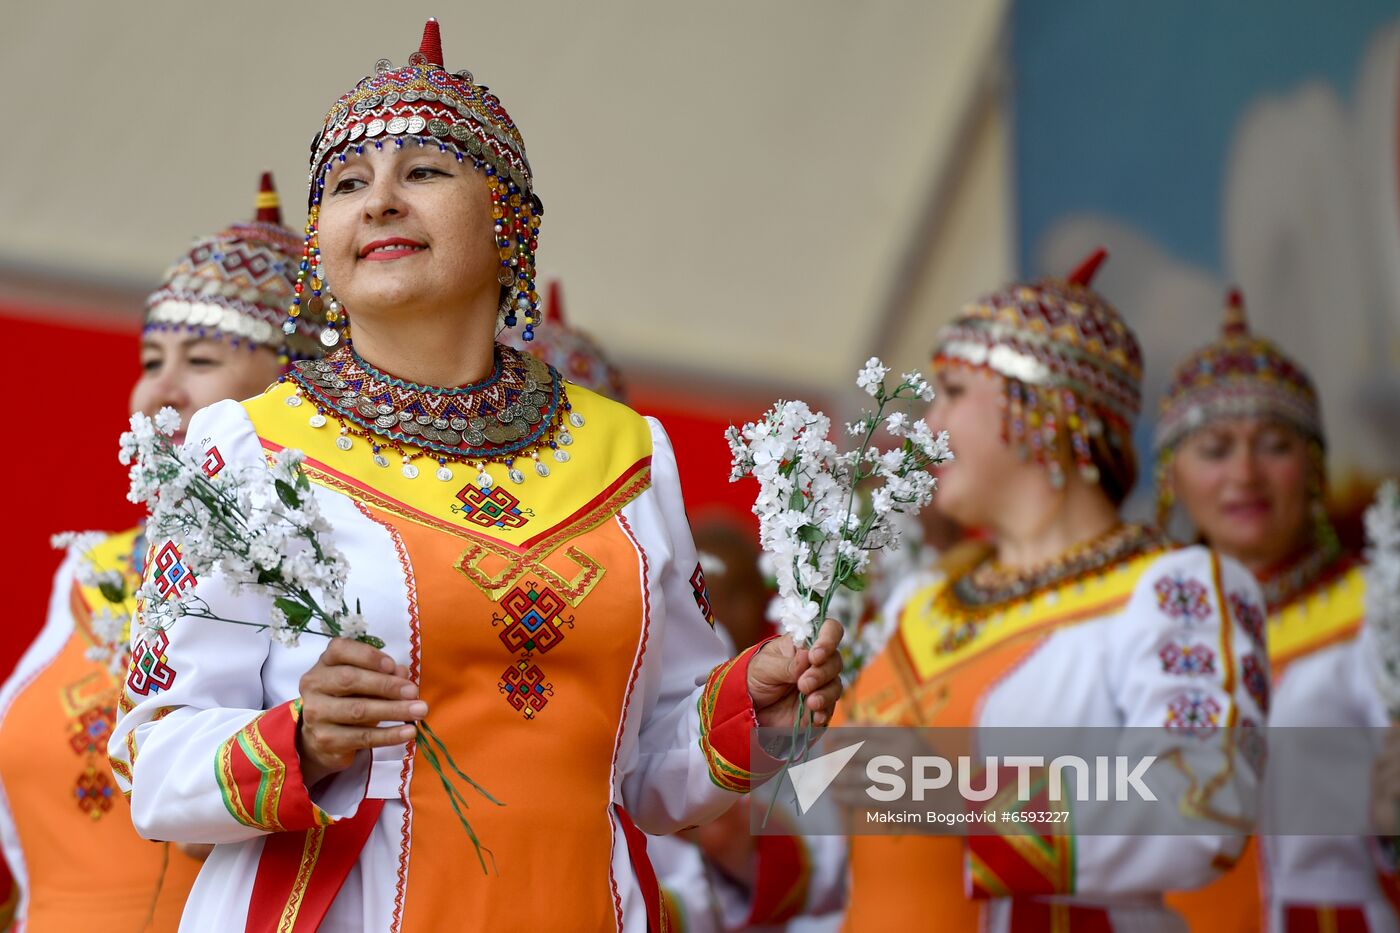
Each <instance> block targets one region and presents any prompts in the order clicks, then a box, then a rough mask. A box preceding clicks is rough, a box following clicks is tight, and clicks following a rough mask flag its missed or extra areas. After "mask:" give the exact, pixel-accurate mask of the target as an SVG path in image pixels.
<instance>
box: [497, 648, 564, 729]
mask: <svg viewBox="0 0 1400 933" xmlns="http://www.w3.org/2000/svg"><path fill="white" fill-rule="evenodd" d="M497 687H498V688H499V689H500V691H501V692H502V693H504V694H505V695H506V701H507V702H509V703H510V705H511V706H512V707H513V708H515V709H516V710H518V711H520V712H521V713H523V714H524V715H525V718H526V719H534V718H535V714H536V713H538V712H539V711H540V710H542V709H544V707H545V704H546V703H548V702H549V698H550V697H551V696H553V695H554V685H553V684H551V683H547V682H545V679H544V671H542V670H540V669H539V668H538V667H536V666H535V665H533V664H531V663H530V662H529V661H528V660H525V661H517V662H516V663H515V664H514V665H512V666H511V667H508V668H506V670H505V673H504V674H502V675H501V682H500V683H499V684H497Z"/></svg>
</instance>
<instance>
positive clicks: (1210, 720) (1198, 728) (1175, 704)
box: [1166, 690, 1220, 737]
mask: <svg viewBox="0 0 1400 933" xmlns="http://www.w3.org/2000/svg"><path fill="white" fill-rule="evenodd" d="M1166 726H1167V728H1168V729H1181V730H1182V731H1183V732H1189V733H1191V734H1193V735H1196V736H1200V737H1204V736H1208V735H1210V734H1211V733H1213V732H1215V730H1216V729H1218V728H1220V704H1219V703H1217V702H1216V701H1215V699H1214V698H1213V697H1211V696H1209V695H1207V694H1206V693H1205V692H1204V691H1201V690H1188V691H1187V692H1185V693H1179V694H1177V695H1176V697H1175V698H1174V699H1173V700H1172V701H1171V703H1169V704H1168V705H1167V722H1166Z"/></svg>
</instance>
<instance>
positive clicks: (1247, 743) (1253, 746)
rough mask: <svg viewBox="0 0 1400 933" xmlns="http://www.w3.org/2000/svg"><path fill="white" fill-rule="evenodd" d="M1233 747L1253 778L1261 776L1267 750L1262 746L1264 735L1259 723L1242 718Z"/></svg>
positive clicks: (1266, 757)
mask: <svg viewBox="0 0 1400 933" xmlns="http://www.w3.org/2000/svg"><path fill="white" fill-rule="evenodd" d="M1235 745H1236V747H1237V748H1239V750H1240V754H1241V755H1243V756H1244V760H1245V761H1246V762H1248V763H1249V767H1250V768H1251V769H1252V770H1253V771H1254V774H1255V776H1256V777H1258V776H1262V775H1263V773H1264V763H1265V761H1266V760H1267V759H1268V748H1267V747H1266V746H1265V744H1264V734H1263V732H1262V731H1261V730H1260V728H1259V723H1257V722H1255V721H1254V720H1253V719H1250V718H1249V717H1248V716H1246V717H1244V718H1242V719H1241V720H1240V727H1239V728H1238V729H1236V730H1235Z"/></svg>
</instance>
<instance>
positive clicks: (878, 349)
mask: <svg viewBox="0 0 1400 933" xmlns="http://www.w3.org/2000/svg"><path fill="white" fill-rule="evenodd" d="M501 9H502V8H500V7H492V8H488V7H483V6H481V5H479V4H464V3H446V2H438V3H432V4H427V3H419V2H409V3H400V4H383V3H379V4H369V3H362V2H358V0H346V2H340V3H335V4H311V3H296V4H291V3H286V2H270V0H252V2H240V3H227V4H204V3H198V4H195V3H176V2H171V0H159V2H146V3H139V4H116V3H105V2H104V3H99V2H62V0H59V2H51V3H45V4H38V3H24V4H18V3H15V4H7V5H6V7H5V10H4V12H3V14H0V23H2V24H3V27H2V28H0V86H3V87H4V88H6V89H7V91H6V93H5V94H4V102H3V104H0V119H2V120H3V123H4V125H5V127H6V128H7V130H8V132H7V134H6V137H7V141H6V145H5V147H4V150H5V156H4V161H3V171H0V213H2V214H3V216H4V218H5V221H6V222H5V223H4V224H3V225H0V299H4V298H5V297H6V296H9V297H12V298H15V297H18V298H20V299H23V300H26V301H29V302H31V303H36V302H37V303H40V304H43V305H48V306H56V307H60V308H72V309H79V310H83V311H85V312H92V311H94V310H96V311H97V312H98V313H104V314H107V315H110V316H112V324H113V325H114V326H130V325H131V323H132V322H134V321H135V319H136V315H137V314H138V313H139V308H140V302H141V299H142V297H143V296H144V294H145V293H146V292H147V291H148V290H149V289H150V288H151V287H152V286H153V284H154V283H155V282H156V281H157V279H158V277H159V276H160V274H161V272H162V271H163V269H164V268H165V266H166V264H167V263H168V262H169V261H170V260H172V259H173V258H174V257H175V256H176V255H178V254H179V253H180V252H181V251H182V250H183V249H184V248H185V246H186V244H187V243H188V241H189V239H190V238H191V237H192V236H194V235H196V234H200V233H205V232H209V231H212V230H214V229H217V228H219V227H221V226H223V225H224V224H226V223H228V222H229V221H231V220H233V219H236V218H240V217H242V215H244V214H245V213H247V212H248V211H249V210H250V203H251V197H252V192H253V188H254V185H255V182H256V179H257V175H258V172H259V171H260V170H262V169H264V168H270V169H272V170H274V171H275V173H276V175H277V179H278V182H279V186H280V188H281V190H282V194H283V201H284V210H285V213H286V217H287V219H288V221H289V223H290V224H291V225H293V226H299V225H300V223H301V221H302V219H303V217H304V203H305V184H306V168H305V159H306V153H307V144H308V142H309V141H310V138H311V135H312V133H313V131H314V130H315V129H316V128H317V127H318V126H319V121H320V119H321V117H322V116H323V114H324V113H325V110H326V108H327V107H328V106H329V105H330V104H331V102H332V101H333V100H334V99H335V97H336V96H337V95H338V94H339V93H341V92H342V91H344V90H345V89H347V88H349V87H350V86H351V85H352V84H353V83H354V82H355V81H357V80H358V79H359V78H361V77H362V76H364V75H365V74H368V73H369V72H370V71H371V70H372V68H373V64H374V62H375V60H376V59H378V58H380V57H386V58H389V59H391V60H393V61H394V62H396V63H399V62H403V61H404V60H405V59H406V58H407V56H408V54H409V53H410V52H412V51H413V50H414V49H415V48H416V47H417V42H418V37H419V33H420V31H421V27H422V23H423V20H424V19H425V18H426V17H427V16H429V15H435V16H437V17H438V18H439V19H440V20H441V22H442V30H443V37H444V49H445V56H446V58H447V65H448V67H449V68H452V69H456V68H462V67H466V68H470V69H471V70H472V71H473V73H474V74H475V75H476V77H477V79H478V80H479V81H482V82H484V83H486V84H488V85H490V86H491V87H492V88H493V90H496V91H497V92H498V93H500V95H501V96H502V98H503V100H504V101H505V103H506V106H507V107H508V108H509V109H510V111H511V113H512V115H513V116H514V117H515V118H516V120H517V122H518V123H519V124H520V125H521V127H522V129H523V130H524V133H525V137H526V141H527V145H528V147H529V151H530V157H531V161H532V163H533V166H534V168H535V172H536V178H537V181H538V190H539V192H540V194H541V196H542V197H543V199H544V201H545V204H546V209H547V213H546V216H545V222H544V226H543V236H542V242H541V247H540V263H541V269H542V272H543V273H544V275H545V276H546V277H549V276H559V277H560V278H562V280H563V281H564V282H565V284H566V288H567V293H568V299H569V300H568V304H569V309H570V312H571V316H572V317H573V318H574V319H575V320H576V321H577V322H578V323H579V324H581V325H582V326H584V327H586V328H587V329H589V330H591V331H593V332H594V333H595V335H596V336H598V337H600V338H601V339H602V340H603V342H604V344H605V345H606V346H607V347H608V348H609V349H610V350H611V351H612V352H613V353H614V355H615V356H616V357H617V358H618V359H619V361H620V362H621V363H622V365H623V366H624V367H625V368H626V369H627V370H628V371H629V372H632V373H635V374H637V375H639V376H643V377H646V376H647V375H648V374H666V375H667V376H668V377H669V378H673V379H674V378H676V377H677V376H678V375H679V376H680V377H685V376H687V375H688V376H692V377H695V378H696V379H698V380H701V381H710V382H715V381H722V382H724V383H735V382H739V383H743V384H745V385H752V386H762V387H782V388H783V389H784V390H785V391H787V392H788V393H796V392H801V391H815V392H823V393H832V394H838V395H839V394H840V393H842V392H843V390H845V389H846V388H847V387H849V386H850V385H851V383H852V381H853V378H854V372H855V369H856V368H857V367H858V366H859V364H860V363H861V362H862V361H863V360H864V359H865V358H866V357H867V356H869V355H870V354H872V353H879V354H882V355H885V356H886V357H887V358H888V359H889V360H890V361H891V362H892V363H894V364H896V365H899V366H917V365H922V364H923V362H924V357H925V354H926V353H927V350H928V348H929V346H930V344H931V339H932V332H933V330H934V328H935V327H936V325H937V324H938V323H939V322H940V321H941V320H943V319H944V318H946V317H947V316H948V315H949V314H950V313H951V312H952V311H953V310H954V309H955V308H956V307H957V306H958V305H959V304H960V303H961V302H962V301H963V300H965V299H967V298H969V297H971V296H972V295H974V294H976V293H978V292H980V291H983V290H985V289H988V288H990V287H993V286H996V285H998V284H1000V283H1001V282H1002V281H1003V280H1004V279H1005V278H1006V277H1007V276H1008V275H1009V273H1010V271H1011V266H1012V257H1011V243H1012V236H1011V230H1010V223H1011V203H1010V193H1009V188H1010V186H1009V177H1010V176H1009V165H1008V159H1007V145H1008V139H1007V136H1008V128H1007V123H1006V120H1005V114H1004V112H1003V100H1002V98H1003V96H1004V91H1005V87H1004V84H1003V80H1002V76H1001V73H1000V72H1001V68H1002V66H1001V64H1000V63H1001V62H1002V61H1004V55H1003V54H1002V44H1003V42H1004V21H1005V16H1006V0H977V2H971V3H962V2H928V0H877V2H868V3H849V2H835V0H748V2H738V0H718V2H707V3H704V4H659V3H654V2H653V3H644V2H629V0H602V2H592V3H588V4H579V3H564V2H558V0H552V2H540V3H529V4H516V5H513V6H511V7H510V8H509V16H508V18H507V17H506V16H504V15H503V14H502V13H501ZM488 11H489V12H488Z"/></svg>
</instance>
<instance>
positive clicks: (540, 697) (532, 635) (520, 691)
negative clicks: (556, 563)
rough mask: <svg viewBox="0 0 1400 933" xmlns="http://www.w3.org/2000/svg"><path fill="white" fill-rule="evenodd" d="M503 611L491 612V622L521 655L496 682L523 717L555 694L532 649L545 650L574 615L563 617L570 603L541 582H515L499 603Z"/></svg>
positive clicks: (530, 715) (571, 622)
mask: <svg viewBox="0 0 1400 933" xmlns="http://www.w3.org/2000/svg"><path fill="white" fill-rule="evenodd" d="M500 606H501V610H502V614H501V615H497V616H492V618H491V624H492V625H502V626H504V628H502V629H501V634H500V638H501V644H503V645H505V646H506V649H507V650H509V651H515V652H520V653H521V654H523V657H522V658H521V659H520V660H519V661H517V662H516V663H515V664H514V665H512V666H511V667H508V668H506V670H505V673H503V674H501V680H500V682H499V683H498V684H497V685H496V686H497V687H498V689H500V691H501V693H503V694H505V697H506V701H507V702H508V703H510V705H511V707H512V708H513V709H515V710H516V711H517V712H519V713H522V714H523V715H524V716H525V718H526V719H534V718H535V714H536V713H538V712H539V711H540V710H542V709H544V708H545V705H546V704H548V703H549V698H550V697H551V696H553V695H554V685H553V684H551V683H548V682H547V681H546V680H545V675H544V671H543V670H541V669H540V667H539V666H538V665H537V664H535V663H534V657H533V655H534V653H535V652H537V651H538V652H539V653H540V654H544V653H545V652H547V651H549V650H550V649H551V648H553V647H554V646H556V645H558V644H559V643H560V642H562V641H563V640H564V628H566V627H567V628H573V626H574V617H573V616H568V617H567V618H566V617H564V610H566V609H567V608H569V604H568V603H567V602H565V601H564V599H563V598H561V597H560V596H559V595H558V594H557V593H555V592H554V591H553V590H551V589H549V587H547V586H544V585H543V584H540V583H530V584H527V585H525V586H517V587H516V588H515V589H513V590H511V591H510V593H509V594H507V595H506V598H505V599H503V600H501V603H500Z"/></svg>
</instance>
